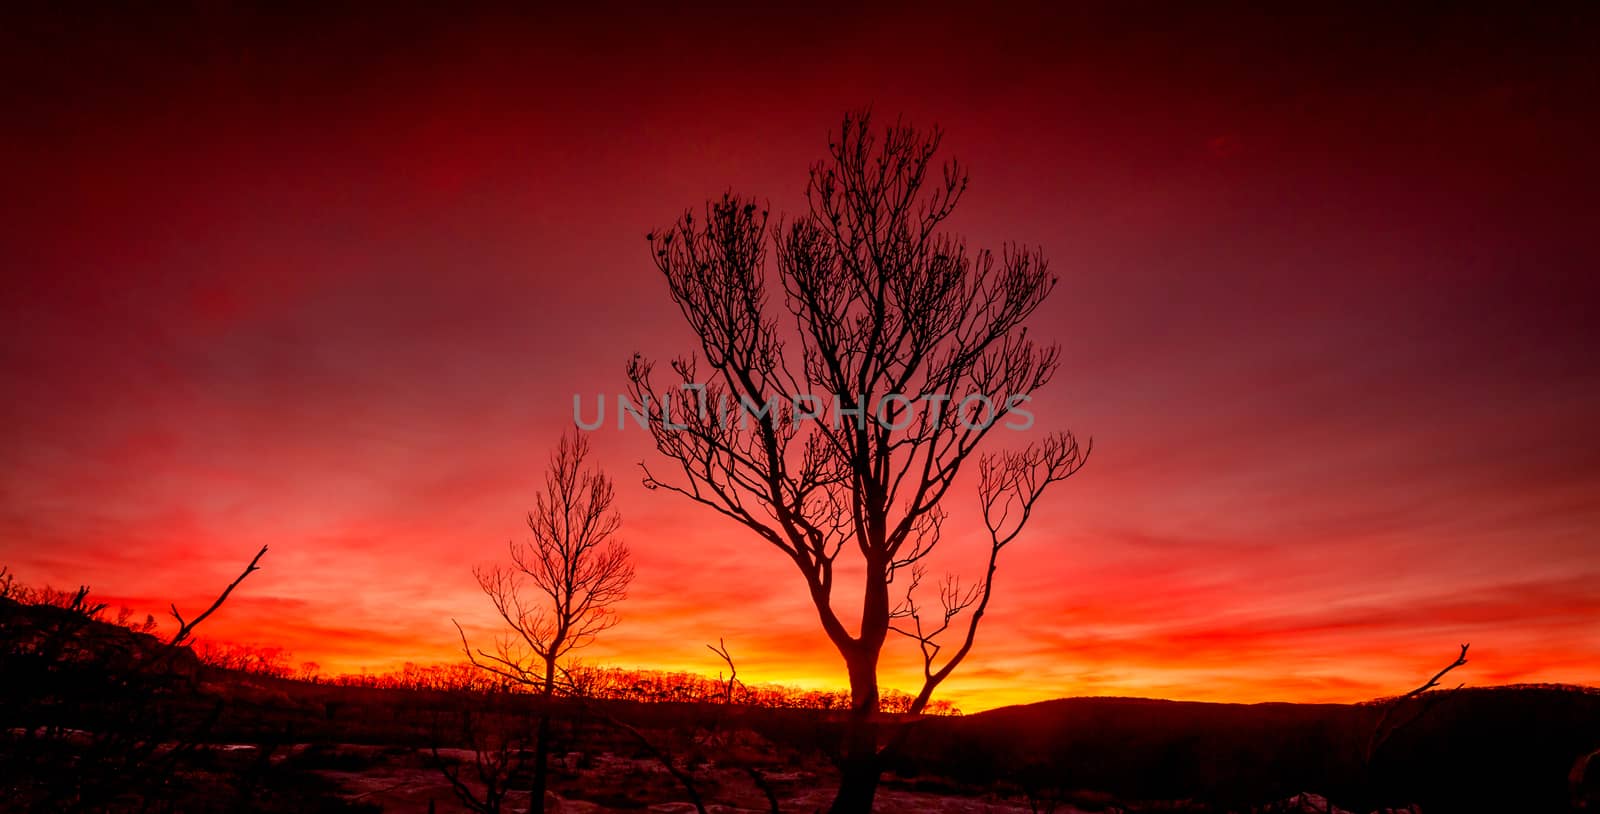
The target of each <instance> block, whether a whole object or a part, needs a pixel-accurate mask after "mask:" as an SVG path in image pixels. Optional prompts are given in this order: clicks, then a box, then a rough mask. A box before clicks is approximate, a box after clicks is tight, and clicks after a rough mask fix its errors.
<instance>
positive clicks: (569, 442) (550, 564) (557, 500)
mask: <svg viewBox="0 0 1600 814" xmlns="http://www.w3.org/2000/svg"><path fill="white" fill-rule="evenodd" d="M588 456H589V442H588V440H587V439H585V438H584V437H583V436H582V435H574V436H573V437H570V438H569V437H567V436H562V438H561V441H560V443H558V444H557V445H556V449H555V451H554V452H553V453H551V455H550V465H549V468H548V469H546V471H545V476H544V490H543V491H542V492H541V493H540V494H538V495H537V496H536V498H535V501H534V509H533V511H531V512H529V513H528V528H529V529H530V530H531V531H532V533H533V539H532V541H530V542H527V543H517V542H512V543H511V544H510V553H511V563H512V564H511V566H509V567H507V566H494V567H491V568H477V569H474V571H473V574H474V576H476V577H477V579H478V586H479V587H480V588H482V589H483V592H484V594H485V595H486V596H488V597H489V601H490V602H492V603H493V604H494V608H495V611H496V612H498V613H499V614H500V618H501V619H502V620H503V621H504V622H505V624H506V625H507V627H509V628H510V632H509V633H508V634H506V635H503V636H501V637H499V638H498V639H497V640H496V643H495V648H494V651H493V652H489V651H485V650H481V649H475V648H473V647H472V646H471V645H469V644H468V643H467V636H466V633H465V632H464V631H462V630H461V626H460V624H459V623H458V624H457V625H456V629H457V632H459V633H460V634H461V647H462V650H464V651H465V652H466V654H467V658H468V659H469V660H471V662H472V663H473V664H475V665H477V666H478V667H480V668H482V669H484V670H487V671H489V672H491V673H494V674H496V675H499V676H501V677H503V678H505V679H508V680H510V681H513V682H516V683H518V684H522V685H526V686H530V687H533V688H536V689H537V691H538V692H539V694H540V695H541V696H542V700H543V703H542V706H541V711H540V718H539V733H538V742H537V746H536V754H535V756H534V765H533V788H532V800H533V806H534V807H535V808H536V810H543V806H544V793H545V786H546V778H547V773H548V763H549V760H548V757H549V751H550V713H551V702H552V697H553V695H554V693H555V688H556V678H557V671H558V669H559V668H558V663H559V662H560V661H561V660H562V659H563V658H565V657H566V656H567V655H568V654H570V653H571V652H572V651H574V650H577V649H579V648H582V647H584V646H586V645H588V644H590V643H592V642H593V641H594V639H595V637H596V636H598V635H599V634H600V633H601V632H602V631H604V630H606V629H607V628H609V627H611V626H612V625H614V624H616V623H617V615H616V612H615V610H614V609H613V606H614V605H616V604H617V603H618V602H621V601H622V600H623V599H624V598H626V596H627V589H628V583H629V582H631V581H632V580H633V565H632V563H631V562H630V561H629V557H628V547H627V546H626V545H625V544H623V542H622V541H621V540H619V539H617V538H616V533H617V531H618V530H619V529H620V528H621V527H622V516H621V515H620V514H618V513H617V512H615V511H613V510H612V502H613V498H614V496H615V489H614V488H613V485H612V482H611V478H610V477H608V476H607V475H606V474H605V473H604V472H602V471H601V470H600V469H599V468H598V467H590V466H587V465H586V464H585V461H586V459H587V458H588Z"/></svg>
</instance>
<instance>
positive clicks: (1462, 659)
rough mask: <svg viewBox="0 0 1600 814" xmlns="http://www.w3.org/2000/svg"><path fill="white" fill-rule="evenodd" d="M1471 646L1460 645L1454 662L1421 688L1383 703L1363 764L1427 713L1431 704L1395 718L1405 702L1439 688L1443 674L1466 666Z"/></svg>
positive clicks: (1369, 739)
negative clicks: (1408, 714) (1396, 734)
mask: <svg viewBox="0 0 1600 814" xmlns="http://www.w3.org/2000/svg"><path fill="white" fill-rule="evenodd" d="M1471 646H1472V645H1470V644H1464V645H1461V654H1460V655H1458V656H1456V660H1455V661H1452V662H1450V663H1449V664H1447V665H1445V667H1444V669H1442V670H1440V671H1439V672H1437V673H1434V674H1433V677H1432V678H1430V679H1428V680H1427V681H1425V682H1423V683H1422V686H1420V687H1417V688H1416V689H1414V690H1412V691H1410V692H1408V693H1406V694H1404V695H1397V696H1395V697H1394V698H1391V699H1389V700H1388V701H1387V702H1386V703H1384V705H1383V712H1382V714H1381V715H1379V716H1378V722H1377V723H1376V724H1375V725H1373V727H1372V734H1371V736H1369V737H1368V738H1367V747H1366V749H1365V750H1364V751H1363V753H1362V757H1363V762H1364V763H1366V764H1368V765H1369V766H1370V764H1371V763H1372V759H1373V758H1374V757H1376V756H1377V753H1378V750H1379V749H1380V748H1382V746H1383V745H1384V744H1385V743H1387V742H1388V741H1389V738H1391V737H1393V736H1394V733H1395V732H1398V731H1399V730H1400V729H1401V728H1403V727H1405V726H1407V725H1409V724H1411V723H1413V722H1415V721H1416V720H1417V719H1418V718H1420V717H1422V716H1423V714H1425V713H1426V712H1427V711H1428V709H1429V708H1430V707H1431V706H1432V704H1431V703H1428V704H1424V705H1423V706H1422V707H1421V708H1419V709H1417V710H1415V711H1414V712H1413V713H1412V714H1411V716H1410V717H1408V718H1404V719H1400V718H1397V717H1396V714H1397V713H1399V712H1400V709H1401V707H1402V706H1404V705H1405V703H1406V702H1407V701H1410V700H1411V699H1413V698H1418V697H1420V696H1421V695H1423V694H1424V693H1426V692H1428V691H1429V690H1431V689H1433V688H1435V687H1437V686H1439V679H1441V678H1444V677H1445V674H1447V673H1449V672H1450V671H1451V670H1454V669H1456V668H1457V667H1460V666H1462V665H1464V664H1466V663H1467V648H1469V647H1471ZM1456 689H1458V690H1459V689H1461V686H1460V685H1457V686H1456ZM1435 700H1437V699H1435Z"/></svg>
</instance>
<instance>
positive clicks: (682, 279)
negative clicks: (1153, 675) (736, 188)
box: [619, 115, 1088, 812]
mask: <svg viewBox="0 0 1600 814" xmlns="http://www.w3.org/2000/svg"><path fill="white" fill-rule="evenodd" d="M939 142H940V133H939V132H938V131H937V130H935V131H932V132H919V131H917V130H915V129H913V128H910V127H906V126H902V125H896V126H893V127H890V128H887V129H886V130H885V131H884V132H883V133H882V135H881V137H880V136H879V135H878V134H877V133H875V132H874V131H873V128H872V127H871V126H870V123H869V121H868V117H867V116H865V115H860V116H847V117H846V118H845V121H844V125H843V126H842V127H841V128H840V129H839V130H838V131H837V133H836V134H835V136H834V138H833V139H832V142H831V143H830V144H829V145H828V151H829V156H828V158H827V159H825V160H824V161H822V162H821V163H819V164H817V165H815V166H814V167H813V168H812V170H811V176H810V182H809V184H808V185H807V188H806V198H807V202H808V204H809V211H806V212H803V213H801V214H799V215H797V216H795V217H793V218H791V219H790V220H788V221H787V222H783V221H782V220H781V219H780V220H779V221H778V222H776V223H775V224H774V225H772V226H770V227H769V224H768V213H767V208H766V207H765V206H763V205H761V204H758V203H757V202H756V201H754V200H750V199H744V198H739V197H736V196H733V195H731V194H730V195H724V196H722V197H721V198H720V199H717V200H713V201H711V202H710V203H709V204H708V205H707V206H706V207H705V210H704V214H703V217H697V216H698V215H699V214H700V213H697V212H695V211H692V210H691V211H689V212H687V213H685V214H684V215H683V216H681V217H680V218H679V219H678V220H677V222H676V223H674V224H673V225H672V226H671V227H670V228H666V229H661V230H658V231H655V232H652V233H650V234H649V235H648V236H647V237H648V239H649V241H650V245H651V250H652V254H653V256H654V260H655V264H656V266H657V268H658V269H659V270H660V271H661V273H662V275H663V276H664V277H665V278H666V282H667V285H668V290H669V292H670V294H671V296H672V299H673V302H674V303H676V304H677V306H678V309H679V311H680V312H681V313H682V314H683V316H684V318H685V320H686V321H687V322H688V324H689V326H690V327H691V328H692V329H693V330H694V331H695V333H696V334H697V335H698V337H699V339H700V348H699V353H697V354H695V355H691V356H689V357H680V358H677V359H675V360H674V361H672V362H671V370H672V373H671V375H670V376H669V377H668V378H669V380H668V381H667V382H665V383H663V384H659V385H658V383H657V380H656V379H655V377H654V375H653V374H654V366H653V364H652V363H651V362H649V361H648V360H645V359H644V358H643V357H641V356H638V355H636V356H635V357H634V359H633V361H632V363H631V364H630V365H629V367H628V377H629V381H630V386H629V396H630V399H631V405H630V407H635V406H636V407H639V409H640V410H642V411H643V412H644V413H645V415H646V417H647V419H648V420H647V422H646V423H647V424H648V426H649V428H650V431H651V434H652V437H653V440H654V442H655V446H656V449H657V450H658V451H659V452H661V453H662V454H663V455H664V456H665V457H666V458H667V459H668V461H669V462H670V467H669V468H670V469H672V470H675V471H674V472H673V473H672V474H670V475H669V474H668V473H667V472H665V471H658V470H656V469H652V468H649V467H646V469H645V477H644V482H645V485H646V486H648V487H650V488H659V489H664V490H668V491H672V492H675V493H677V494H680V495H682V496H683V497H685V498H687V499H689V500H692V501H694V502H696V503H699V504H701V505H704V506H706V507H708V508H709V509H711V510H714V511H716V512H718V513H720V514H722V515H723V516H725V517H728V518H730V519H732V520H734V521H736V522H738V523H740V524H742V525H743V526H745V527H746V528H748V529H749V530H750V531H751V532H753V534H754V536H755V537H756V538H758V539H760V540H762V541H764V542H765V543H766V544H768V545H771V546H772V547H773V548H775V549H777V550H778V551H779V552H781V553H782V554H783V555H784V557H786V558H787V559H788V560H789V561H791V562H792V563H793V564H794V566H795V567H796V569H797V570H798V572H799V576H800V577H801V579H802V580H803V581H804V584H805V588H806V591H807V593H808V595H809V597H810V598H811V601H812V604H813V605H814V607H815V608H816V612H817V616H818V620H819V621H820V623H821V625H822V629H823V631H824V632H825V633H826V634H827V636H828V638H829V640H830V641H831V642H832V643H833V645H834V647H835V648H836V649H837V650H838V651H839V654H840V656H841V657H842V659H843V661H844V665H845V668H846V672H847V674H848V676H849V680H850V693H851V708H852V713H853V714H852V722H851V726H850V727H849V734H848V735H847V737H846V741H847V742H846V744H845V748H844V752H845V754H844V760H843V762H842V769H843V778H842V780H841V783H840V789H839V794H838V796H837V797H836V798H835V800H834V803H833V810H834V811H844V812H866V811H869V810H871V808H872V801H873V798H874V796H875V793H876V789H877V785H878V777H879V774H880V767H881V761H880V760H879V755H878V745H877V738H876V734H875V732H874V725H873V723H872V721H873V718H874V714H875V713H877V712H878V710H879V693H878V662H879V656H880V653H881V651H882V649H883V645H884V641H885V639H886V638H887V636H888V634H889V632H890V630H891V628H892V627H894V626H896V625H897V620H909V621H908V623H907V624H905V625H899V626H900V627H901V630H902V632H903V633H906V635H908V636H910V637H911V638H913V639H915V640H917V641H918V642H919V643H920V644H921V645H922V648H923V655H924V663H925V667H926V669H925V671H924V674H925V682H924V685H923V687H922V689H921V691H920V692H919V693H918V694H917V697H916V701H915V703H914V704H913V706H912V708H911V710H910V711H911V712H912V713H919V712H921V711H922V710H923V708H924V707H925V706H926V704H927V703H928V699H929V697H930V696H931V694H932V692H933V691H934V688H935V687H937V686H938V685H939V683H940V682H942V681H944V679H945V678H946V677H947V676H949V675H950V673H951V671H952V670H954V669H955V667H956V666H957V665H958V664H959V663H960V661H961V660H962V659H963V658H965V657H966V655H967V654H968V653H969V652H971V648H972V644H973V641H974V638H975V636H976V631H977V625H978V622H979V620H980V619H981V618H982V616H983V614H984V612H985V610H986V609H987V607H988V603H989V596H990V592H991V589H992V587H993V584H994V573H995V569H996V562H997V557H998V554H999V552H1000V550H1001V549H1002V548H1003V547H1004V546H1005V545H1006V544H1008V543H1009V542H1010V541H1011V540H1013V539H1015V538H1016V536H1017V534H1018V533H1019V532H1020V530H1021V528H1022V525H1023V523H1024V522H1026V520H1027V519H1028V517H1029V515H1030V514H1031V511H1032V509H1033V508H1034V506H1035V505H1036V504H1037V502H1038V500H1039V499H1040V497H1041V496H1042V494H1043V492H1044V489H1045V487H1047V486H1048V485H1049V484H1051V483H1054V482H1056V481H1059V480H1063V479H1065V478H1067V477H1068V476H1070V475H1072V474H1073V473H1074V472H1076V471H1077V470H1078V469H1079V467H1081V466H1082V465H1083V463H1084V460H1085V459H1086V457H1087V455H1088V448H1087V446H1085V447H1083V448H1080V447H1079V445H1078V443H1077V441H1076V440H1075V439H1074V438H1073V436H1072V435H1071V434H1069V433H1061V434H1058V435H1055V436H1052V437H1051V438H1050V440H1048V441H1045V442H1044V443H1042V444H1035V445H1033V446H1029V447H1027V448H1025V449H1024V450H1022V451H1019V452H1012V453H1008V454H1005V455H1000V456H997V457H993V456H991V457H986V458H985V457H981V456H980V458H979V460H982V461H984V463H983V464H982V483H981V484H980V488H979V495H978V497H979V500H980V504H981V506H982V508H983V510H984V516H985V519H986V520H987V521H988V522H987V525H988V527H989V530H990V533H991V536H992V544H991V548H990V553H989V562H988V569H987V571H986V572H985V576H984V578H983V579H982V580H981V581H980V582H978V583H977V585H976V586H975V587H973V588H971V589H968V590H967V591H965V592H963V591H961V590H959V589H958V588H956V586H955V585H954V583H952V584H951V589H952V590H951V593H949V594H947V596H946V597H945V601H944V602H943V603H942V604H943V609H942V617H943V619H942V622H940V621H936V620H934V619H932V618H931V617H930V618H925V617H924V615H923V614H922V612H921V611H920V610H919V608H918V607H917V605H916V603H915V602H914V601H908V602H907V603H904V604H902V605H899V606H895V605H892V604H891V599H890V597H891V588H890V584H891V583H892V582H893V581H894V578H895V577H896V576H897V575H898V574H900V573H901V571H902V569H904V571H905V572H906V573H908V574H909V573H914V572H915V570H916V569H917V568H919V563H920V562H921V561H922V560H923V559H924V558H925V557H926V556H927V555H928V554H929V553H930V552H931V551H932V550H933V549H934V547H935V546H936V545H937V544H938V542H939V539H940V531H941V528H942V525H943V522H944V519H945V516H946V512H945V510H944V508H943V507H942V505H941V503H942V501H943V499H944V498H945V496H946V495H947V494H948V493H949V490H950V488H951V487H952V485H954V483H955V481H956V478H957V475H958V474H959V473H960V472H961V470H962V468H963V464H964V463H966V462H967V461H968V460H969V459H972V457H973V455H974V454H975V453H976V452H977V451H978V449H979V447H980V446H981V445H983V444H984V442H985V441H986V440H987V439H988V437H989V434H990V433H991V432H993V431H994V430H995V429H996V428H998V427H1000V426H1006V427H1009V428H1010V429H1023V428H1026V427H1029V426H1031V425H1032V414H1031V413H1029V412H1027V410H1026V407H1025V405H1026V404H1027V402H1028V401H1029V400H1030V399H1031V397H1032V394H1033V393H1034V392H1035V391H1036V390H1037V389H1038V388H1040V387H1042V386H1044V385H1045V383H1046V382H1048V381H1049V380H1050V379H1051V377H1052V376H1053V375H1054V373H1055V371H1056V368H1057V363H1058V358H1059V354H1058V351H1057V348H1055V347H1054V346H1050V345H1038V344H1036V343H1035V342H1034V341H1033V340H1032V339H1031V338H1030V337H1029V335H1028V331H1027V328H1026V326H1025V323H1026V321H1027V320H1028V318H1029V317H1030V316H1031V315H1032V314H1033V313H1034V312H1035V311H1036V310H1037V309H1038V308H1039V306H1040V305H1041V304H1042V303H1043V302H1044V300H1045V298H1046V297H1047V296H1048V295H1049V293H1050V292H1051V290H1052V289H1053V288H1054V287H1055V284H1056V278H1055V277H1054V276H1053V275H1052V274H1050V273H1049V271H1048V269H1047V264H1046V261H1045V258H1044V256H1043V254H1041V253H1040V252H1039V251H1037V250H1030V249H1027V248H1021V247H1015V246H1013V247H1008V248H1007V249H1006V250H1004V251H1003V252H1001V253H999V254H998V255H996V254H993V253H990V252H988V251H978V252H969V250H968V248H967V245H966V242H965V241H964V240H963V239H961V238H960V237H957V236H953V235H951V234H949V233H947V232H945V231H944V228H943V224H944V222H945V220H946V219H947V218H949V216H950V215H951V213H952V212H953V211H954V210H955V207H956V204H957V203H958V202H959V201H960V199H961V197H962V195H963V193H965V191H966V188H967V176H966V172H965V169H964V168H963V167H961V166H960V165H959V164H957V163H955V162H953V161H951V162H947V163H945V164H944V165H943V166H942V167H941V166H940V165H938V164H936V163H935V162H934V155H935V153H936V152H937V150H938V147H939ZM769 249H770V252H771V254H772V255H773V256H774V258H775V261H776V263H775V265H776V272H777V273H776V276H777V278H778V281H779V282H780V283H781V286H782V291H781V303H782V306H781V310H780V309H779V308H774V307H772V304H771V302H770V299H771V297H770V296H769V288H768V278H769V274H770V273H771V270H770V269H769V266H768V255H769ZM785 312H786V313H785ZM702 363H703V364H704V366H705V367H704V368H702V367H701V365H702ZM702 372H705V373H708V374H709V375H707V376H706V377H705V379H704V380H702V379H701V377H700V374H701V373H702ZM826 406H831V408H832V409H831V413H832V414H831V415H827V414H826V413H827V412H829V411H828V410H826V409H825V407H826ZM621 418H622V417H621V416H619V420H620V419H621ZM846 551H849V552H852V553H853V554H856V555H859V556H860V558H861V560H862V562H863V564H864V565H865V569H864V571H863V573H864V581H863V582H862V584H860V585H858V586H856V587H854V588H852V589H849V590H850V592H851V594H852V599H854V598H855V597H859V598H860V599H861V615H860V618H859V620H858V621H856V620H849V619H845V618H841V616H840V614H838V613H837V612H836V611H835V609H834V601H833V598H834V591H835V589H836V588H839V587H840V586H839V585H838V584H837V583H836V581H835V568H834V565H835V562H836V560H837V559H838V557H839V556H840V554H841V553H844V552H846ZM913 581H914V580H913ZM963 611H970V612H969V613H968V616H967V617H966V621H965V628H966V629H965V631H964V635H963V636H962V639H961V642H960V644H959V645H958V646H957V647H956V649H955V650H954V651H953V652H951V653H950V654H949V655H948V656H947V658H946V660H945V661H944V662H943V663H935V662H934V661H933V659H934V658H935V657H936V656H937V655H938V650H937V645H936V643H935V642H934V638H935V637H936V636H937V635H938V633H939V632H940V631H941V630H943V629H944V628H946V627H948V626H950V625H952V624H959V623H957V622H956V621H955V620H956V618H957V616H958V615H959V614H960V613H962V612H963ZM919 622H920V623H923V624H922V625H921V626H920V627H919V625H918V623H919ZM958 629H959V628H958Z"/></svg>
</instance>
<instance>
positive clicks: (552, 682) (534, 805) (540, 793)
mask: <svg viewBox="0 0 1600 814" xmlns="http://www.w3.org/2000/svg"><path fill="white" fill-rule="evenodd" d="M542 689H543V692H542V693H541V695H542V696H543V697H542V699H541V702H540V704H539V741H538V743H536V744H534V747H533V784H532V788H531V789H530V790H529V795H528V811H530V812H534V811H538V812H542V811H544V810H545V804H544V803H545V800H544V798H545V786H546V780H547V778H548V777H549V771H550V702H551V701H552V700H553V699H554V697H555V689H556V663H555V660H554V659H545V663H544V687H543V688H542Z"/></svg>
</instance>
